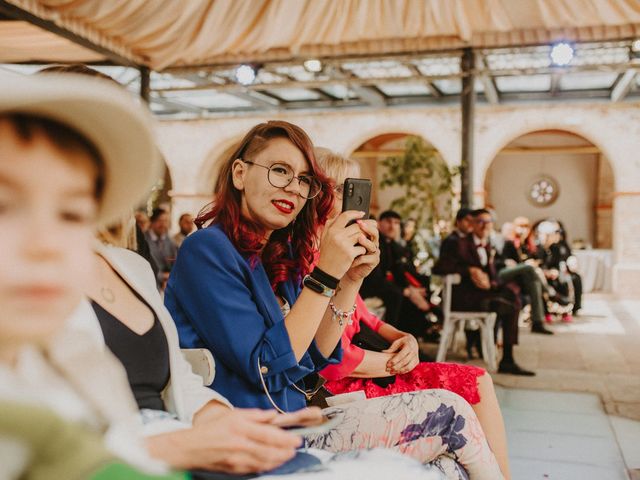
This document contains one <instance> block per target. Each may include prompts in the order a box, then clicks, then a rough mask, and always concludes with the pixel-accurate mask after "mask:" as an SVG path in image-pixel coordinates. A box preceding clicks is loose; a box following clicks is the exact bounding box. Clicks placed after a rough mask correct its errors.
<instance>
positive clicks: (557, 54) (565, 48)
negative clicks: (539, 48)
mask: <svg viewBox="0 0 640 480" xmlns="http://www.w3.org/2000/svg"><path fill="white" fill-rule="evenodd" d="M574 53H575V52H574V50H573V47H572V46H571V45H569V44H568V43H566V42H560V43H556V44H555V45H554V46H553V47H552V48H551V54H550V57H551V62H552V63H553V64H554V65H557V66H559V67H562V66H564V65H569V64H570V63H571V60H573V55H574Z"/></svg>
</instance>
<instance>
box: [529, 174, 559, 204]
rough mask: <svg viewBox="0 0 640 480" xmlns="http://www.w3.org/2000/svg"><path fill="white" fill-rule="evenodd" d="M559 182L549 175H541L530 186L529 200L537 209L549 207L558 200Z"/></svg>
mask: <svg viewBox="0 0 640 480" xmlns="http://www.w3.org/2000/svg"><path fill="white" fill-rule="evenodd" d="M559 193H560V187H559V186H558V182H556V181H555V180H554V179H553V178H551V177H549V176H547V175H540V176H539V177H537V178H536V179H535V180H534V181H533V182H532V183H531V185H530V186H529V189H528V191H527V192H526V195H527V199H528V200H529V202H531V203H532V204H533V205H535V206H536V207H548V206H549V205H551V204H553V202H555V201H556V199H557V198H558V194H559Z"/></svg>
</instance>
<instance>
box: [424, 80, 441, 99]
mask: <svg viewBox="0 0 640 480" xmlns="http://www.w3.org/2000/svg"><path fill="white" fill-rule="evenodd" d="M425 86H426V87H427V88H428V89H429V92H431V95H432V96H434V97H436V98H440V97H442V92H441V91H440V89H439V88H438V87H436V86H435V85H434V84H433V82H425Z"/></svg>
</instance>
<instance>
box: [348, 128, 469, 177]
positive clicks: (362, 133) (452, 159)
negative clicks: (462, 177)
mask: <svg viewBox="0 0 640 480" xmlns="http://www.w3.org/2000/svg"><path fill="white" fill-rule="evenodd" d="M397 120H398V119H395V121H394V122H389V123H388V124H387V122H379V123H377V124H376V126H375V127H374V128H370V129H366V130H365V129H362V130H361V129H354V130H355V132H356V133H355V135H353V137H351V138H349V140H348V141H347V142H346V147H345V148H344V149H343V151H342V153H344V154H345V155H346V156H351V154H352V153H353V152H355V151H356V150H357V149H358V148H360V146H361V145H363V144H364V143H366V142H367V141H369V140H371V139H373V138H375V137H378V136H381V135H385V134H388V133H392V132H398V133H400V132H401V133H404V134H406V135H415V136H417V137H421V138H423V139H424V140H425V141H426V142H427V143H429V144H431V145H432V146H433V147H434V148H435V149H436V150H438V152H439V153H440V155H441V156H442V158H443V159H444V161H445V162H446V163H447V164H448V165H450V166H453V165H457V164H459V163H460V162H459V154H454V153H453V151H452V150H451V148H450V147H451V142H449V141H448V140H449V139H448V135H449V134H450V133H451V132H450V131H449V130H448V129H444V128H442V130H443V131H446V134H444V135H440V134H438V133H434V131H435V129H434V130H429V129H428V128H425V127H424V126H421V127H420V128H418V127H417V126H416V123H414V122H411V123H409V124H407V125H403V124H401V123H399V122H398V121H397ZM443 133H444V132H443Z"/></svg>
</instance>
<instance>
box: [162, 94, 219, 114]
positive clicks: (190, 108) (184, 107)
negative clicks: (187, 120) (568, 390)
mask: <svg viewBox="0 0 640 480" xmlns="http://www.w3.org/2000/svg"><path fill="white" fill-rule="evenodd" d="M150 102H151V103H158V104H160V105H164V106H165V107H170V108H175V109H177V110H178V111H181V112H182V111H187V112H191V113H197V114H202V113H205V112H206V111H207V109H206V108H202V107H197V106H196V105H191V104H190V103H185V102H181V101H180V100H174V99H170V98H165V97H159V96H152V97H151V98H150Z"/></svg>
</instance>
